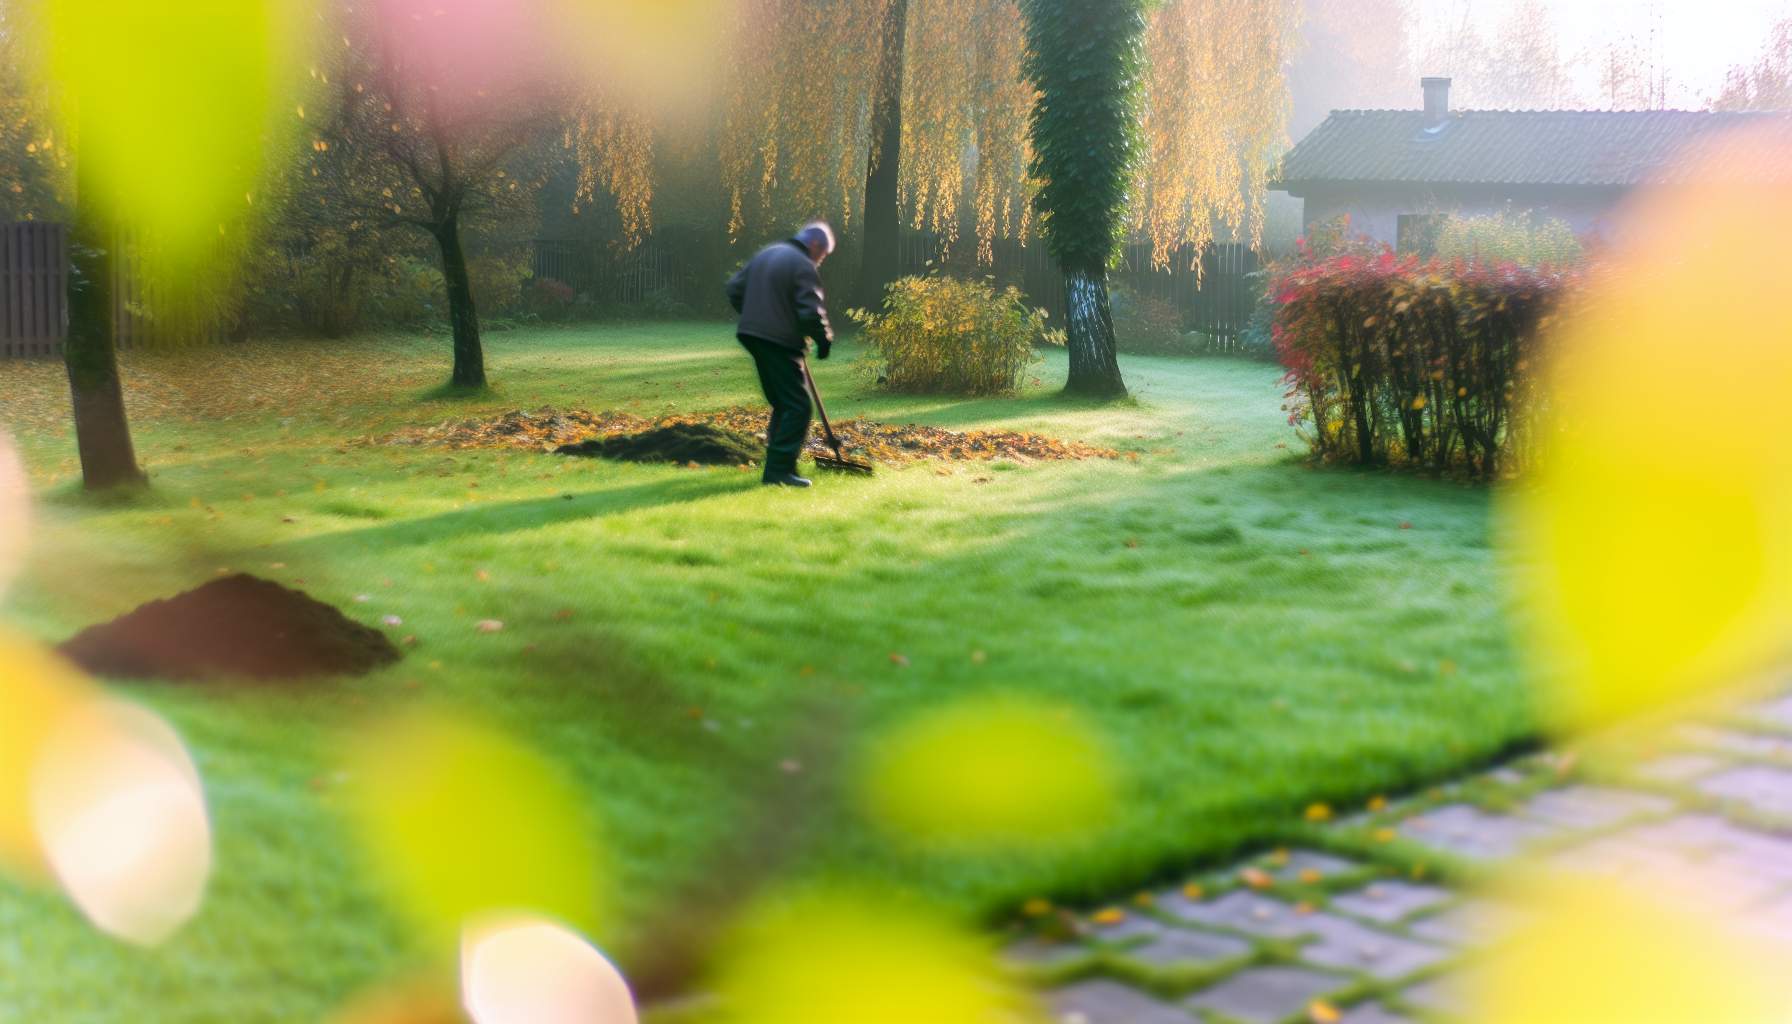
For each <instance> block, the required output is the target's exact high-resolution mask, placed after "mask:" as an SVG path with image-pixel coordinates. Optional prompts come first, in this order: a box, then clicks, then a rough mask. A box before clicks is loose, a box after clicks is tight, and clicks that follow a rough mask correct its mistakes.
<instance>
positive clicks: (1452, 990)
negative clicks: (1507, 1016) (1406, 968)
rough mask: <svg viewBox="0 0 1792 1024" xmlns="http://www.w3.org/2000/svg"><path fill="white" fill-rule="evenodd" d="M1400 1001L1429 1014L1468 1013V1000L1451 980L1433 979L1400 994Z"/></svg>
mask: <svg viewBox="0 0 1792 1024" xmlns="http://www.w3.org/2000/svg"><path fill="white" fill-rule="evenodd" d="M1400 1001H1401V1002H1403V1003H1406V1004H1407V1005H1409V1006H1416V1007H1418V1008H1419V1009H1421V1010H1424V1011H1426V1012H1427V1013H1438V1014H1445V1015H1450V1016H1454V1015H1459V1014H1462V1013H1465V1012H1467V1010H1468V1000H1467V999H1466V998H1464V997H1463V995H1462V992H1461V991H1460V990H1459V989H1458V988H1457V987H1456V985H1455V984H1454V983H1453V982H1452V981H1451V979H1449V978H1447V977H1444V978H1432V979H1431V980H1429V981H1421V982H1419V983H1418V984H1417V985H1414V986H1413V987H1411V988H1409V989H1407V990H1405V991H1404V992H1401V993H1400ZM1514 1024H1517V1022H1514Z"/></svg>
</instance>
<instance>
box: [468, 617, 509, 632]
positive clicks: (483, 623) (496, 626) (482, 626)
mask: <svg viewBox="0 0 1792 1024" xmlns="http://www.w3.org/2000/svg"><path fill="white" fill-rule="evenodd" d="M473 628H474V629H477V630H478V631H479V632H481V633H502V632H503V631H504V623H502V622H499V621H498V620H497V619H480V620H479V622H478V624H477V625H475V626H474V627H473Z"/></svg>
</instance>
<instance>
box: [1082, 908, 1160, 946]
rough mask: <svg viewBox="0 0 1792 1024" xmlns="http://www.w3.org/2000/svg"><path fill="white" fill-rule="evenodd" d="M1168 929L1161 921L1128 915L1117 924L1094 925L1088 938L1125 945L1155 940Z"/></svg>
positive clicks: (1137, 915)
mask: <svg viewBox="0 0 1792 1024" xmlns="http://www.w3.org/2000/svg"><path fill="white" fill-rule="evenodd" d="M1165 931H1168V929H1167V928H1166V927H1165V926H1164V923H1163V922H1162V921H1159V920H1157V919H1156V918H1153V917H1146V916H1145V915H1143V914H1128V915H1126V920H1124V921H1121V922H1120V923H1119V924H1109V925H1099V924H1098V925H1095V926H1094V928H1093V929H1092V930H1091V931H1090V932H1089V938H1090V939H1092V940H1094V941H1096V942H1100V943H1127V942H1134V941H1136V940H1138V939H1155V938H1157V937H1158V936H1159V935H1162V934H1163V933H1164V932H1165Z"/></svg>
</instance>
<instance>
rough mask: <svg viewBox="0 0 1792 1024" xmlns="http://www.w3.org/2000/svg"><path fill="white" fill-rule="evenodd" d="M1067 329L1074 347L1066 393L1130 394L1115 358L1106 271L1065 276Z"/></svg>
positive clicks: (1112, 395)
mask: <svg viewBox="0 0 1792 1024" xmlns="http://www.w3.org/2000/svg"><path fill="white" fill-rule="evenodd" d="M1064 298H1065V303H1064V305H1065V320H1066V324H1065V330H1066V333H1067V334H1068V336H1069V337H1068V345H1069V348H1070V380H1069V382H1067V383H1066V384H1065V385H1064V390H1066V391H1070V392H1074V393H1076V394H1080V395H1092V396H1095V397H1099V398H1118V397H1120V396H1122V395H1124V394H1126V382H1125V381H1124V380H1121V379H1120V362H1119V360H1118V359H1117V358H1116V357H1115V355H1114V314H1113V311H1112V310H1111V309H1110V308H1109V306H1108V275H1107V271H1106V270H1105V269H1099V270H1093V271H1090V270H1069V271H1066V272H1065V274H1064Z"/></svg>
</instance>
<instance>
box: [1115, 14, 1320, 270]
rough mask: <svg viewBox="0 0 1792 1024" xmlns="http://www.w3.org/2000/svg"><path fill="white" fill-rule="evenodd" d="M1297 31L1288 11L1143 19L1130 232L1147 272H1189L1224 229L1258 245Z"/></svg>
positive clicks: (1284, 120)
mask: <svg viewBox="0 0 1792 1024" xmlns="http://www.w3.org/2000/svg"><path fill="white" fill-rule="evenodd" d="M1298 21H1299V8H1298V7H1297V6H1296V4H1295V3H1293V2H1290V0H1164V2H1163V3H1161V4H1159V5H1158V6H1157V7H1156V8H1155V9H1154V10H1153V11H1152V12H1151V15H1150V21H1149V25H1148V28H1147V30H1146V37H1145V52H1146V57H1147V60H1146V68H1145V80H1144V102H1143V106H1142V116H1141V122H1140V127H1141V135H1142V137H1143V140H1144V143H1143V153H1142V163H1141V166H1140V171H1139V180H1138V188H1137V197H1136V201H1135V203H1134V206H1133V210H1132V214H1133V218H1132V225H1133V228H1134V230H1135V232H1136V233H1137V234H1138V235H1139V236H1141V237H1143V238H1145V239H1147V240H1149V241H1150V243H1151V262H1152V264H1153V266H1156V267H1165V266H1167V265H1168V264H1169V262H1170V260H1171V258H1172V256H1173V255H1174V254H1175V253H1176V252H1177V251H1178V250H1184V251H1187V252H1189V253H1190V254H1191V257H1192V259H1193V260H1194V261H1195V266H1196V267H1197V268H1198V267H1199V265H1200V264H1199V260H1200V256H1201V252H1202V250H1204V249H1205V248H1206V247H1207V246H1208V245H1209V244H1210V243H1211V242H1213V241H1214V238H1215V234H1216V229H1217V228H1219V227H1222V226H1223V227H1225V228H1227V229H1228V231H1229V233H1230V234H1231V235H1232V236H1233V237H1234V238H1238V239H1241V240H1244V241H1247V242H1249V244H1251V245H1252V246H1253V247H1255V246H1256V245H1257V244H1258V243H1259V241H1260V240H1261V238H1262V234H1263V219H1264V204H1263V199H1264V195H1265V193H1266V191H1267V188H1268V185H1269V179H1270V175H1271V174H1272V173H1273V172H1274V170H1275V167H1276V162H1277V161H1278V159H1279V158H1280V154H1281V152H1282V150H1283V149H1284V148H1285V146H1286V141H1287V125H1288V110H1289V100H1288V87H1287V77H1286V74H1285V68H1286V64H1287V60H1288V58H1289V56H1290V53H1291V51H1292V49H1293V46H1294V40H1295V34H1296V28H1297V25H1298Z"/></svg>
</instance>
